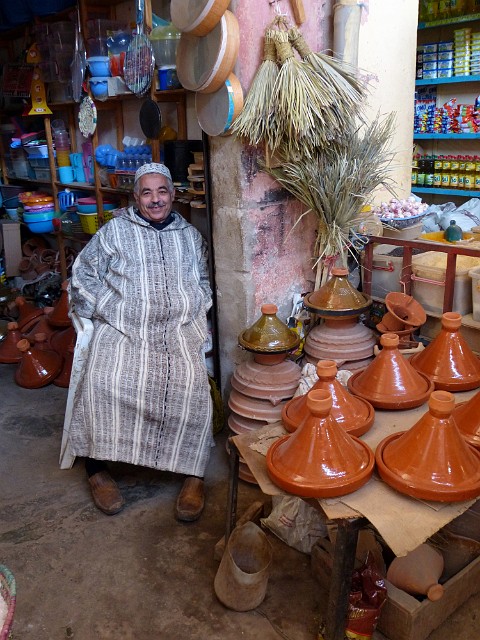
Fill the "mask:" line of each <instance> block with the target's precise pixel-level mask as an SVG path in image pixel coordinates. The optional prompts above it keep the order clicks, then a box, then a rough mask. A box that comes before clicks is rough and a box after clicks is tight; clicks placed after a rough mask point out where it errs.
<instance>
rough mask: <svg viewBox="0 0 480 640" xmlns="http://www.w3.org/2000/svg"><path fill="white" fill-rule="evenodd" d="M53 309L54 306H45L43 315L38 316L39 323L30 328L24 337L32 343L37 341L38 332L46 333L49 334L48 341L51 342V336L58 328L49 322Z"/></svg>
mask: <svg viewBox="0 0 480 640" xmlns="http://www.w3.org/2000/svg"><path fill="white" fill-rule="evenodd" d="M52 311H53V307H43V315H41V316H39V317H38V318H37V323H36V324H35V325H34V326H33V327H32V328H31V329H30V331H29V332H28V333H24V334H23V337H24V338H26V339H27V340H28V341H29V342H30V343H31V344H33V343H34V342H35V334H36V333H44V334H45V335H46V336H47V342H48V343H49V344H50V338H51V337H52V335H53V334H54V333H55V331H56V329H55V328H54V327H52V325H51V324H50V323H49V322H48V316H49V314H50V313H51V312H52Z"/></svg>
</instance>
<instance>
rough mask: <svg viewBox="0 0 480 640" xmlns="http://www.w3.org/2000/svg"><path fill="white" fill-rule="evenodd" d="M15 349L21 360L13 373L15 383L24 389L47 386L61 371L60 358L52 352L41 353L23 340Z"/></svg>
mask: <svg viewBox="0 0 480 640" xmlns="http://www.w3.org/2000/svg"><path fill="white" fill-rule="evenodd" d="M17 347H18V349H19V351H20V353H21V356H22V359H21V360H20V362H19V364H18V367H17V369H16V371H15V382H16V383H17V384H18V385H19V386H20V387H25V388H26V389H38V388H39V387H44V386H45V385H47V384H49V383H50V382H52V380H54V378H56V377H57V376H58V374H59V373H60V371H61V369H62V358H61V357H60V356H59V355H58V353H55V352H54V351H42V350H39V349H36V348H35V347H32V346H31V345H30V343H29V341H28V340H27V339H25V338H23V339H22V340H20V341H19V343H18V344H17Z"/></svg>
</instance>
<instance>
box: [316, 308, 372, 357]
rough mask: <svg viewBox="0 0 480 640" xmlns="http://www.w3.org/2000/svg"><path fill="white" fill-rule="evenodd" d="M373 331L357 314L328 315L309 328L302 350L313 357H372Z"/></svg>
mask: <svg viewBox="0 0 480 640" xmlns="http://www.w3.org/2000/svg"><path fill="white" fill-rule="evenodd" d="M376 343H377V339H376V337H375V334H374V333H373V331H372V330H371V329H369V328H368V327H366V326H365V325H364V324H362V323H361V322H358V318H357V317H346V318H345V317H338V318H337V317H328V318H325V319H324V320H323V322H322V323H320V324H317V325H315V326H314V327H312V328H311V329H310V331H309V332H308V335H307V337H306V339H305V353H306V354H307V355H308V356H309V357H310V358H311V359H312V360H314V361H315V362H314V363H315V364H316V363H317V362H318V360H335V362H336V363H337V364H338V365H341V364H343V363H344V362H350V361H356V360H363V359H365V358H369V357H371V356H373V350H374V347H375V345H376Z"/></svg>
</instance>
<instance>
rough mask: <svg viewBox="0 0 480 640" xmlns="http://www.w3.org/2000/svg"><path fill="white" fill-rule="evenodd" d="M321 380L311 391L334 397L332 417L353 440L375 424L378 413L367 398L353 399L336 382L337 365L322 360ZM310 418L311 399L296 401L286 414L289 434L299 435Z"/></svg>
mask: <svg viewBox="0 0 480 640" xmlns="http://www.w3.org/2000/svg"><path fill="white" fill-rule="evenodd" d="M317 375H318V380H317V382H316V383H315V384H314V385H313V387H312V389H311V391H313V390H315V389H325V390H326V391H329V392H330V394H331V396H332V410H331V415H332V416H333V417H334V418H335V420H336V421H337V424H338V425H339V426H341V427H343V429H345V431H347V433H349V434H350V435H352V436H361V435H363V434H364V433H366V432H367V431H368V430H369V429H370V427H371V426H372V424H373V420H374V418H375V410H374V408H373V407H372V405H371V404H370V403H369V402H367V400H364V399H363V398H357V397H355V396H352V394H351V393H349V392H348V391H347V390H346V389H345V387H344V386H343V385H342V384H340V382H339V381H338V380H337V379H336V375H337V364H336V362H335V361H334V360H320V361H319V362H318V363H317ZM307 414H308V408H307V395H306V394H305V395H302V396H298V397H296V398H292V399H291V400H289V401H288V402H287V404H286V405H285V406H284V407H283V410H282V422H283V424H284V426H285V429H286V430H287V431H295V429H297V427H298V426H299V424H300V423H301V422H302V421H303V420H304V419H305V418H306V416H307Z"/></svg>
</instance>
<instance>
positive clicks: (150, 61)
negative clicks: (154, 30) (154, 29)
mask: <svg viewBox="0 0 480 640" xmlns="http://www.w3.org/2000/svg"><path fill="white" fill-rule="evenodd" d="M144 6H145V1H144V0H137V34H136V35H135V36H134V37H133V38H132V40H131V41H130V44H129V46H128V50H127V53H126V54H125V62H124V65H123V76H124V80H125V84H126V85H127V87H128V88H129V89H130V91H132V92H133V93H134V94H135V95H136V96H137V97H138V98H141V97H143V96H144V95H145V94H146V93H147V91H148V89H149V88H150V85H151V84H152V78H153V70H154V68H155V57H154V55H153V49H152V45H151V44H150V40H149V39H148V38H147V37H146V36H145V35H144V33H143V9H144Z"/></svg>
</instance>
